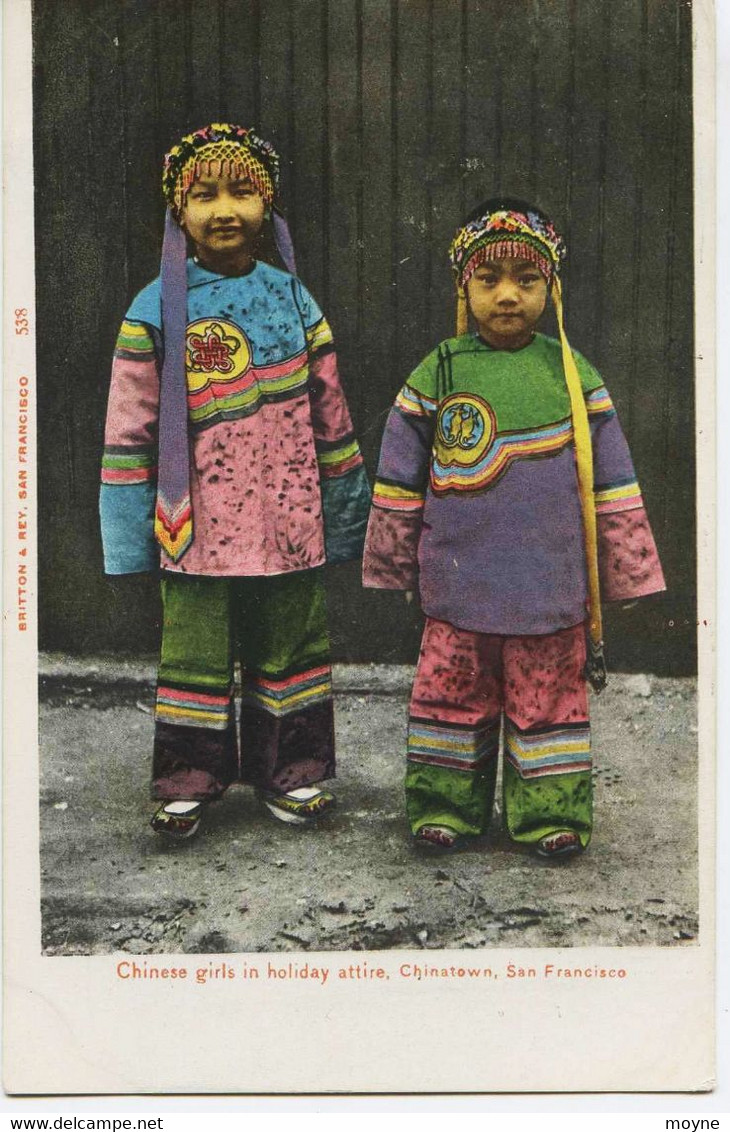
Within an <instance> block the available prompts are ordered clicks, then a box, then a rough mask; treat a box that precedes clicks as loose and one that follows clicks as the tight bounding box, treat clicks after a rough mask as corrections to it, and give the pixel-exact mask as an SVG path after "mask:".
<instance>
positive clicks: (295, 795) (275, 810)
mask: <svg viewBox="0 0 730 1132" xmlns="http://www.w3.org/2000/svg"><path fill="white" fill-rule="evenodd" d="M259 797H260V799H261V801H262V802H263V803H264V805H265V806H266V809H267V810H268V811H269V813H270V814H271V815H272V816H273V817H275V818H276V819H277V820H278V821H283V822H288V823H289V824H290V825H311V824H312V822H314V821H316V820H317V818H320V817H322V815H323V814H324V813H326V812H327V811H328V810H331V809H332V807H333V806H334V805H335V804H336V802H337V799H336V797H335V795H334V794H333V793H332V791H331V790H322V789H321V788H320V787H319V786H300V787H299V789H298V790H290V791H289V793H288V794H272V793H270V792H269V791H266V790H260V791H259Z"/></svg>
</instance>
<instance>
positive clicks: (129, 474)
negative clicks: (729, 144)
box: [101, 444, 157, 484]
mask: <svg viewBox="0 0 730 1132" xmlns="http://www.w3.org/2000/svg"><path fill="white" fill-rule="evenodd" d="M156 479H157V450H156V448H155V447H154V446H152V445H149V444H130V445H118V446H115V445H107V447H106V448H105V449H104V455H103V456H102V459H101V482H102V483H114V484H131V483H149V482H150V481H154V480H156Z"/></svg>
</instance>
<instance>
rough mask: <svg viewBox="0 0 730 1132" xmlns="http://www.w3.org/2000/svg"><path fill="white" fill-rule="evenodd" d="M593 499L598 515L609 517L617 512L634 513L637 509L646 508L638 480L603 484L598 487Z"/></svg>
mask: <svg viewBox="0 0 730 1132" xmlns="http://www.w3.org/2000/svg"><path fill="white" fill-rule="evenodd" d="M593 498H594V500H595V503H596V514H598V515H609V514H611V513H612V512H615V511H634V510H635V509H636V508H637V507H643V506H644V500H643V499H642V496H641V490H640V488H639V485H638V483H637V482H636V480H626V481H622V482H619V483H614V484H601V485H600V486H597V487H596V489H595V491H594V495H593Z"/></svg>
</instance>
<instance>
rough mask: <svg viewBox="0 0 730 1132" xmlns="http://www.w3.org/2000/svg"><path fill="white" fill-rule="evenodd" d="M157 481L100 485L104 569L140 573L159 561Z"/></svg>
mask: <svg viewBox="0 0 730 1132" xmlns="http://www.w3.org/2000/svg"><path fill="white" fill-rule="evenodd" d="M156 496H157V487H156V485H155V484H154V483H150V482H147V483H133V484H107V483H103V484H102V485H101V493H100V496H99V513H100V516H101V534H102V543H103V547H104V572H105V573H107V574H141V573H145V572H147V571H149V570H155V569H157V567H158V566H159V564H160V556H159V548H158V545H157V541H156V539H155V535H154V514H155V499H156Z"/></svg>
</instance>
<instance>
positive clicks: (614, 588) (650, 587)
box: [596, 507, 667, 601]
mask: <svg viewBox="0 0 730 1132" xmlns="http://www.w3.org/2000/svg"><path fill="white" fill-rule="evenodd" d="M596 518H597V524H598V566H599V573H600V579H601V596H602V597H603V600H604V601H632V600H633V599H634V598H638V597H646V596H647V595H648V594H653V593H661V591H662V590H665V589H666V588H667V587H666V583H665V581H664V574H663V572H662V566H661V562H660V561H659V555H658V553H657V548H656V544H655V542H654V535H653V534H652V531H651V527H650V526H649V520H648V518H647V514H646V511H645V509H644V508H643V507H634V508H632V509H631V510H627V511H611V512H608V513H604V514H601V513H600V512H599V513H598V515H597V516H596Z"/></svg>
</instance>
